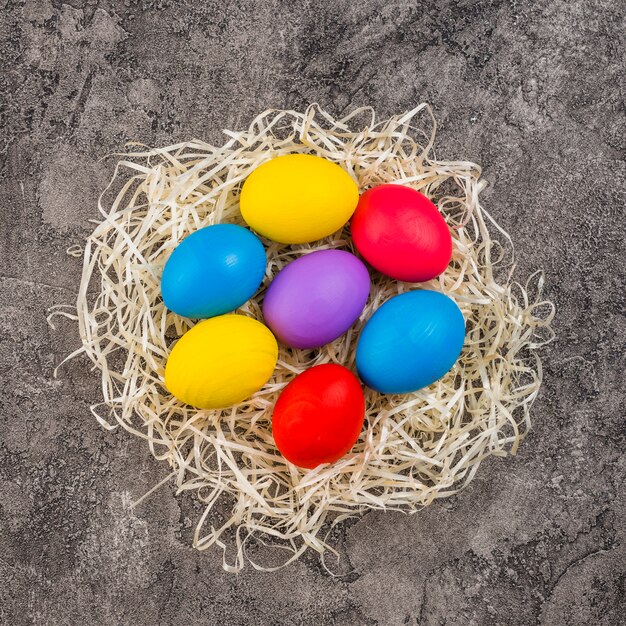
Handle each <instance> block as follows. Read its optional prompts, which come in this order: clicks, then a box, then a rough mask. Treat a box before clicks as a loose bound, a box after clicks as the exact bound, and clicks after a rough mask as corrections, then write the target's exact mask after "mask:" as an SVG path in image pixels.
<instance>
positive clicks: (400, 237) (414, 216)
mask: <svg viewBox="0 0 626 626" xmlns="http://www.w3.org/2000/svg"><path fill="white" fill-rule="evenodd" d="M350 230H351V232H352V240H353V241H354V244H355V246H356V247H357V249H358V251H359V252H360V253H361V255H362V256H363V258H364V259H365V260H366V261H367V262H368V263H370V265H372V266H373V267H374V268H376V269H377V270H378V271H379V272H382V273H383V274H386V275H387V276H390V277H391V278H395V279H397V280H403V281H407V282H410V283H421V282H424V281H426V280H430V279H431V278H435V276H438V275H439V274H441V273H442V272H443V271H444V270H445V269H446V267H447V266H448V263H449V262H450V257H451V256H452V237H451V236H450V230H449V229H448V225H447V224H446V222H445V220H444V219H443V217H442V216H441V214H440V213H439V210H438V209H437V207H436V206H435V205H434V204H433V203H432V202H431V201H430V200H429V199H428V198H427V197H426V196H425V195H424V194H421V193H420V192H419V191H415V189H411V188H410V187H405V186H404V185H379V186H378V187H373V188H372V189H369V190H368V191H366V192H365V193H364V194H363V195H362V196H361V198H360V200H359V204H358V206H357V208H356V211H355V212H354V216H353V217H352V221H351V223H350Z"/></svg>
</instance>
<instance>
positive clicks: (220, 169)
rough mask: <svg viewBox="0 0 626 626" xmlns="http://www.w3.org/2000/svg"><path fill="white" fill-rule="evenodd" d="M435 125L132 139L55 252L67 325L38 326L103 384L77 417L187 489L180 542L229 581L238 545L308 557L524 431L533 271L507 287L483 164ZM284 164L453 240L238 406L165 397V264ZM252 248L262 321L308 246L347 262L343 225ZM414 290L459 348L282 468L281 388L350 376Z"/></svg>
mask: <svg viewBox="0 0 626 626" xmlns="http://www.w3.org/2000/svg"><path fill="white" fill-rule="evenodd" d="M435 129H436V124H435V120H434V117H433V115H432V112H431V110H430V107H429V106H428V105H426V104H421V105H420V106H418V107H416V108H415V109H413V110H412V111H409V112H407V113H405V114H402V115H398V116H394V117H391V118H390V119H387V120H381V121H379V120H377V118H376V116H375V114H374V112H373V110H371V109H369V108H360V109H357V110H355V111H354V112H353V113H352V114H350V115H349V116H347V117H345V118H343V119H339V120H336V119H334V118H333V117H331V115H329V114H328V113H327V112H325V111H323V110H322V109H321V108H320V107H319V106H317V105H312V106H310V107H309V108H308V109H307V110H306V111H305V112H304V113H298V112H295V111H279V110H268V111H265V112H264V113H262V114H260V115H259V116H258V117H257V118H256V119H255V120H254V121H253V122H252V124H251V125H250V127H249V128H248V129H247V130H244V131H241V132H232V131H225V132H226V135H227V137H228V140H227V141H226V143H225V144H224V145H223V146H213V145H210V144H208V143H205V142H203V141H199V140H194V141H190V142H185V143H180V144H176V145H171V146H167V147H165V148H158V149H149V148H145V147H143V146H139V145H137V144H131V145H129V152H127V153H126V154H123V155H117V156H118V157H119V158H120V159H121V160H119V161H118V163H117V166H116V167H115V173H114V176H113V180H112V181H111V183H110V185H109V187H107V189H106V190H105V192H104V193H103V194H102V196H101V198H100V201H99V209H100V211H101V213H102V216H103V220H102V222H101V223H99V225H98V226H97V227H96V229H95V230H94V231H93V233H92V235H91V236H90V237H89V238H88V240H87V242H86V245H85V247H84V250H81V249H80V247H79V246H74V247H72V248H71V249H70V251H69V252H70V253H71V254H72V255H74V256H76V255H81V254H82V258H83V274H82V281H81V284H80V290H79V294H78V299H77V306H76V316H72V315H71V313H67V309H63V308H58V309H56V310H55V311H53V312H52V313H51V317H52V316H54V315H66V316H68V317H73V319H76V318H77V320H78V327H79V332H80V337H81V340H82V348H81V349H80V350H78V351H77V352H75V353H74V354H72V355H70V357H68V358H71V357H75V356H77V355H78V354H85V355H86V356H87V357H89V359H91V361H92V362H93V364H94V366H95V367H96V368H97V370H99V372H100V373H101V377H102V392H103V400H102V401H101V402H99V403H98V404H95V405H94V406H93V407H92V409H91V410H92V412H93V414H94V416H95V417H96V419H97V420H98V422H99V423H100V424H101V425H102V426H104V427H105V428H107V429H114V428H116V427H118V426H121V427H122V428H124V429H125V430H127V431H128V432H130V433H132V434H133V435H136V436H138V437H141V438H143V439H145V440H146V442H147V444H148V446H149V448H150V451H151V453H152V454H153V456H154V457H155V458H157V459H159V460H162V461H166V462H167V463H168V464H169V465H170V467H171V468H172V476H174V477H175V480H176V485H177V487H178V491H179V492H182V491H192V492H194V493H195V495H196V497H197V498H198V499H199V500H200V501H201V502H202V503H204V505H205V509H204V513H203V514H202V516H201V518H200V519H199V521H198V523H197V527H196V530H195V534H194V544H195V547H197V548H198V549H200V550H206V549H208V548H211V547H212V546H213V547H218V548H220V549H221V550H222V551H223V566H224V568H225V569H226V570H228V571H235V572H236V571H239V570H241V569H242V567H243V566H244V565H245V563H246V562H250V563H252V565H253V566H254V567H257V568H262V565H260V564H258V563H256V562H253V561H252V558H251V556H250V554H249V552H250V551H248V552H246V548H247V546H249V545H250V543H254V542H256V543H257V545H258V542H261V543H263V542H264V540H265V541H269V543H271V544H272V545H273V546H279V547H284V548H286V549H287V550H288V551H289V554H288V558H287V559H286V560H284V562H283V563H282V564H281V565H284V564H286V563H288V562H290V561H292V560H294V559H297V558H298V557H299V556H300V555H301V554H302V553H303V552H304V551H305V550H307V549H309V548H312V549H313V550H316V551H317V552H320V553H323V552H324V551H325V550H327V549H330V550H332V548H331V547H330V546H329V545H328V544H327V542H326V541H325V540H324V538H323V535H324V532H326V530H327V529H328V528H329V526H332V525H334V524H337V523H339V522H341V521H342V520H344V519H346V518H347V517H350V516H353V515H356V514H360V513H363V512H365V511H367V510H370V509H394V510H401V511H405V512H415V511H418V510H419V509H420V508H422V507H424V506H427V505H429V504H430V503H431V502H433V500H435V499H436V498H444V497H447V496H450V495H452V494H455V493H457V492H458V491H459V490H460V489H462V488H464V487H466V486H467V485H468V484H469V483H470V481H471V480H472V479H473V478H474V476H475V475H476V472H477V471H478V468H479V466H480V464H481V462H482V461H483V460H484V459H485V458H487V457H488V456H492V455H494V456H504V455H506V454H508V453H510V454H515V452H516V451H517V449H518V446H519V444H520V442H521V441H522V439H523V438H524V436H525V435H526V433H527V432H528V429H529V428H530V407H531V404H532V403H533V401H534V399H535V398H536V396H537V393H538V391H539V388H540V385H541V380H542V370H541V362H540V359H539V357H538V355H537V352H536V350H537V348H539V347H540V346H542V345H544V344H545V343H547V342H549V341H551V339H552V338H553V335H552V331H551V329H550V322H551V320H552V318H553V316H554V306H553V305H552V303H550V302H548V301H545V300H542V298H541V291H542V285H543V276H542V274H541V273H536V274H534V275H533V276H531V277H530V279H529V280H528V281H527V282H526V283H525V284H523V285H522V284H519V283H517V282H513V281H512V277H511V275H512V273H513V250H512V243H511V239H510V237H509V235H508V234H507V233H506V232H505V231H504V230H503V229H502V228H500V227H499V226H498V225H497V223H496V222H495V221H494V220H493V218H491V216H490V215H489V214H488V213H487V212H486V211H485V209H484V208H483V207H482V206H481V205H480V202H479V192H480V191H481V189H482V188H483V186H484V182H483V181H481V180H480V175H481V170H480V168H479V167H478V166H477V165H475V164H474V163H470V162H467V161H441V160H437V158H436V157H435V154H434V151H433V143H434V139H435ZM294 152H306V153H312V154H317V155H319V156H321V157H324V158H326V159H330V160H331V161H334V162H336V163H338V164H340V165H341V166H342V167H343V168H344V169H345V170H346V171H348V172H349V173H350V175H351V176H352V177H353V178H354V179H355V181H357V183H358V185H359V188H360V190H361V191H363V190H365V189H367V188H369V187H371V186H373V185H377V184H380V183H394V182H395V183H400V184H404V185H409V186H411V187H413V188H415V189H418V190H419V191H421V192H422V193H424V194H426V195H427V196H428V197H429V198H431V199H432V200H433V201H434V202H435V203H436V204H437V206H438V207H439V209H440V211H441V213H442V214H443V216H444V217H445V219H446V220H447V222H448V224H449V226H450V228H451V232H452V237H453V256H452V262H451V263H450V266H449V268H448V269H447V270H446V272H445V273H444V274H443V275H441V276H440V277H438V278H437V279H434V280H432V281H430V282H428V283H424V284H420V285H409V284H406V283H401V282H397V281H395V280H392V279H390V278H387V277H384V276H382V275H380V274H378V273H377V272H372V291H371V296H370V299H369V301H368V304H367V306H366V308H365V310H364V311H363V313H362V315H361V317H360V319H359V321H358V322H357V323H356V325H355V326H354V327H353V328H352V329H350V330H349V331H348V332H347V333H346V334H345V335H344V336H342V337H341V338H339V339H338V340H336V341H334V342H333V343H332V344H330V345H327V346H325V347H323V348H320V349H317V350H308V351H302V350H291V349H288V348H285V347H281V349H280V353H279V361H278V365H277V367H276V371H275V372H274V376H273V377H272V379H271V380H270V382H269V383H268V384H267V385H266V386H265V387H264V388H263V389H262V390H261V391H259V392H258V393H257V394H255V395H254V396H253V397H252V398H251V399H250V400H248V401H245V402H243V403H241V404H239V405H237V406H233V407H232V408H229V409H226V410H222V411H200V410H196V409H194V408H191V407H189V406H186V405H184V404H182V403H181V402H179V401H178V400H177V399H176V398H174V397H172V396H171V395H170V394H169V393H168V392H167V390H166V389H165V388H164V385H163V375H164V367H165V363H166V360H167V355H168V352H169V350H170V349H171V345H172V342H173V340H175V339H176V338H177V337H179V336H181V335H182V334H183V333H184V332H185V330H187V329H188V328H190V327H191V326H192V325H193V324H194V322H193V321H191V320H188V319H184V318H181V317H179V316H177V315H175V314H174V313H172V312H169V311H167V310H166V309H165V307H164V305H163V302H162V300H161V292H160V276H161V271H162V269H163V266H164V264H165V261H166V260H167V258H168V256H169V255H170V253H171V252H172V250H174V248H175V247H176V245H177V244H178V243H179V242H180V241H181V240H182V239H183V238H184V237H185V236H187V235H189V234H190V233H192V232H194V231H196V230H198V229H199V228H202V227H204V226H208V225H209V224H217V223H221V222H232V223H236V224H242V223H243V221H242V218H241V215H240V212H239V192H240V189H241V184H242V183H243V181H244V180H245V179H246V177H247V176H248V175H249V174H250V172H252V171H253V170H254V169H255V168H256V167H258V166H259V165H261V164H262V163H264V162H265V161H267V160H269V159H271V158H273V157H276V156H279V155H282V154H289V153H294ZM109 197H111V200H110V201H108V202H107V201H106V199H107V198H109ZM264 244H265V245H266V248H267V256H268V265H267V274H266V277H265V280H264V283H263V285H262V288H261V290H260V291H259V293H258V294H257V295H256V296H255V298H253V299H252V300H251V301H249V302H248V303H247V304H246V305H245V306H244V307H242V309H241V310H240V312H241V313H243V314H245V315H249V316H252V317H254V318H256V319H259V320H262V315H261V302H262V298H263V294H264V292H265V289H266V288H267V286H268V285H269V283H270V281H271V280H272V278H273V277H274V276H275V275H276V274H277V273H278V272H279V271H280V269H281V268H282V267H284V266H285V265H286V264H287V263H289V262H290V261H292V260H294V259H295V258H297V257H299V256H301V255H303V254H306V253H308V252H309V251H311V250H314V249H315V250H317V249H328V248H342V249H346V250H351V251H353V252H354V248H353V246H352V243H351V240H350V236H349V228H348V227H347V226H346V228H344V229H343V231H342V232H340V233H338V234H336V235H335V236H333V237H329V238H326V239H324V240H322V241H320V242H316V243H314V244H310V245H297V246H285V245H283V244H277V243H274V242H270V241H264ZM415 288H426V289H435V290H439V291H442V292H444V293H446V294H447V295H448V296H450V297H451V298H453V299H454V300H455V301H456V302H457V304H458V305H459V307H460V308H461V311H462V312H463V315H464V316H465V319H466V326H467V336H466V341H465V346H464V349H463V352H462V354H461V357H460V358H459V360H458V362H457V363H456V365H455V366H454V367H453V369H452V370H451V371H450V372H449V373H448V374H447V375H446V376H445V377H444V378H442V379H441V380H440V381H438V382H436V383H434V384H432V385H430V386H429V387H427V388H426V389H422V390H421V391H418V392H416V393H412V394H409V395H381V394H378V393H376V392H374V391H371V390H366V392H365V395H366V402H367V412H366V418H365V425H364V428H363V432H362V435H361V437H360V439H359V441H358V442H357V444H356V445H355V446H354V448H353V450H352V452H351V453H350V454H348V455H347V456H346V457H344V458H343V459H341V460H339V461H337V462H336V463H333V464H331V465H324V466H320V467H318V468H316V469H314V470H310V471H307V470H303V469H299V468H297V467H294V466H292V465H290V464H288V463H286V462H285V460H284V459H283V458H282V457H281V456H280V454H279V453H278V452H277V449H276V446H275V444H274V440H273V438H272V433H271V415H272V407H273V406H274V403H275V401H276V398H277V396H278V394H279V393H280V391H281V389H283V388H284V387H285V385H286V384H287V383H288V382H289V381H290V380H291V379H292V378H293V377H294V376H295V375H296V374H298V373H299V372H302V371H304V370H305V369H306V368H308V367H311V366H313V365H318V364H321V363H328V362H333V363H339V364H342V365H345V366H346V367H349V368H351V369H352V370H353V371H354V358H355V348H356V342H357V338H358V336H359V332H360V330H361V328H362V327H363V325H364V323H365V322H366V320H368V319H369V318H370V317H371V315H372V313H373V312H374V311H375V310H376V309H377V308H378V307H379V306H380V305H381V304H382V303H383V302H385V301H386V300H388V299H389V298H390V297H392V296H394V295H396V294H398V293H403V292H405V291H407V290H410V289H415ZM89 289H92V291H93V290H94V289H95V291H96V296H95V298H94V296H93V294H90V292H89ZM324 529H325V530H324ZM266 569H273V568H270V567H266Z"/></svg>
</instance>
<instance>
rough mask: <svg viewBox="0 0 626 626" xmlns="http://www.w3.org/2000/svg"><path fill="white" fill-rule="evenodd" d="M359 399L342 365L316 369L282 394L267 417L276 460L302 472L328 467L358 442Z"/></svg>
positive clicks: (362, 401)
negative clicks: (277, 452)
mask: <svg viewBox="0 0 626 626" xmlns="http://www.w3.org/2000/svg"><path fill="white" fill-rule="evenodd" d="M364 417H365V398H364V396H363V390H362V389H361V384H360V383H359V381H358V379H357V378H356V376H355V375H354V374H353V373H352V372H351V371H350V370H348V369H346V368H345V367H343V366H342V365H336V364H334V363H327V364H325V365H317V366H315V367H312V368H310V369H308V370H305V371H304V372H302V374H299V375H298V376H296V377H295V378H294V379H293V380H292V381H291V382H290V383H289V384H288V385H287V386H286V387H285V388H284V389H283V391H282V393H281V394H280V396H279V398H278V400H277V401H276V406H275V408H274V414H273V416H272V433H273V435H274V441H275V442H276V446H277V447H278V449H279V450H280V452H281V453H282V455H283V456H284V457H285V458H286V459H287V460H288V461H290V462H291V463H293V464H294V465H298V466H299V467H305V468H313V467H317V466H318V465H320V464H321V463H332V462H333V461H336V460H337V459H340V458H341V457H342V456H343V455H344V454H346V453H347V452H349V450H350V448H352V446H353V445H354V444H355V442H356V440H357V439H358V438H359V433H360V432H361V429H362V428H363V419H364Z"/></svg>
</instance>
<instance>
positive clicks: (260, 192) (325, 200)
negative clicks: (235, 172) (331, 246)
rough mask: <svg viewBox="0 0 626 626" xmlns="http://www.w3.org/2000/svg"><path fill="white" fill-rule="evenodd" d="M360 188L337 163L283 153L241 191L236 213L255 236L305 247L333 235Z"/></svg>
mask: <svg viewBox="0 0 626 626" xmlns="http://www.w3.org/2000/svg"><path fill="white" fill-rule="evenodd" d="M358 201H359V189H358V187H357V185H356V183H355V182H354V181H353V180H352V178H351V177H350V175H349V174H348V173H347V172H346V171H344V170H343V169H341V167H339V165H337V164H336V163H332V162H331V161H327V160H326V159H322V158H320V157H317V156H314V155H312V154H288V155H285V156H281V157H277V158H275V159H272V160H271V161H267V162H266V163H263V165H261V166H259V167H258V168H257V169H256V170H254V172H252V174H250V176H248V178H247V180H246V182H245V183H244V185H243V188H242V190H241V198H240V208H241V214H242V215H243V218H244V220H246V222H247V223H248V225H249V226H250V227H251V228H252V229H254V230H256V231H257V232H258V233H259V234H261V235H263V236H264V237H267V238H268V239H272V240H273V241H278V242H280V243H307V242H310V241H316V240H317V239H321V238H322V237H327V236H328V235H332V234H333V233H334V232H336V231H338V230H339V229H340V228H341V227H342V226H343V225H344V224H345V223H346V222H347V221H348V220H349V219H350V216H351V215H352V214H353V213H354V210H355V209H356V205H357V202H358Z"/></svg>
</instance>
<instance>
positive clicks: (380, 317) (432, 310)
mask: <svg viewBox="0 0 626 626" xmlns="http://www.w3.org/2000/svg"><path fill="white" fill-rule="evenodd" d="M464 340H465V320H464V319H463V314H462V313H461V311H460V310H459V307H458V306H457V305H456V303H455V302H454V300H452V299H451V298H448V296H445V295H444V294H442V293H439V292H438V291H428V290H418V291H409V292H408V293H403V294H401V295H399V296H394V297H393V298H391V299H389V300H387V302H385V303H384V304H383V305H382V306H381V307H380V308H379V309H378V310H377V311H376V312H375V313H374V315H372V317H371V318H370V319H369V320H368V322H367V324H366V325H365V327H364V328H363V330H362V331H361V336H360V337H359V342H358V344H357V348H356V367H357V371H358V373H359V376H360V377H361V379H362V380H363V382H364V383H365V384H366V385H367V386H368V387H371V388H372V389H375V390H376V391H380V392H381V393H410V392H411V391H417V390H418V389H421V388H422V387H426V386H427V385H430V384H431V383H434V382H435V381H436V380H438V379H439V378H441V377H442V376H443V375H444V374H445V373H446V372H448V371H449V370H450V368H451V367H452V366H453V365H454V363H455V361H456V360H457V359H458V358H459V354H461V349H462V348H463V342H464Z"/></svg>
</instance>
